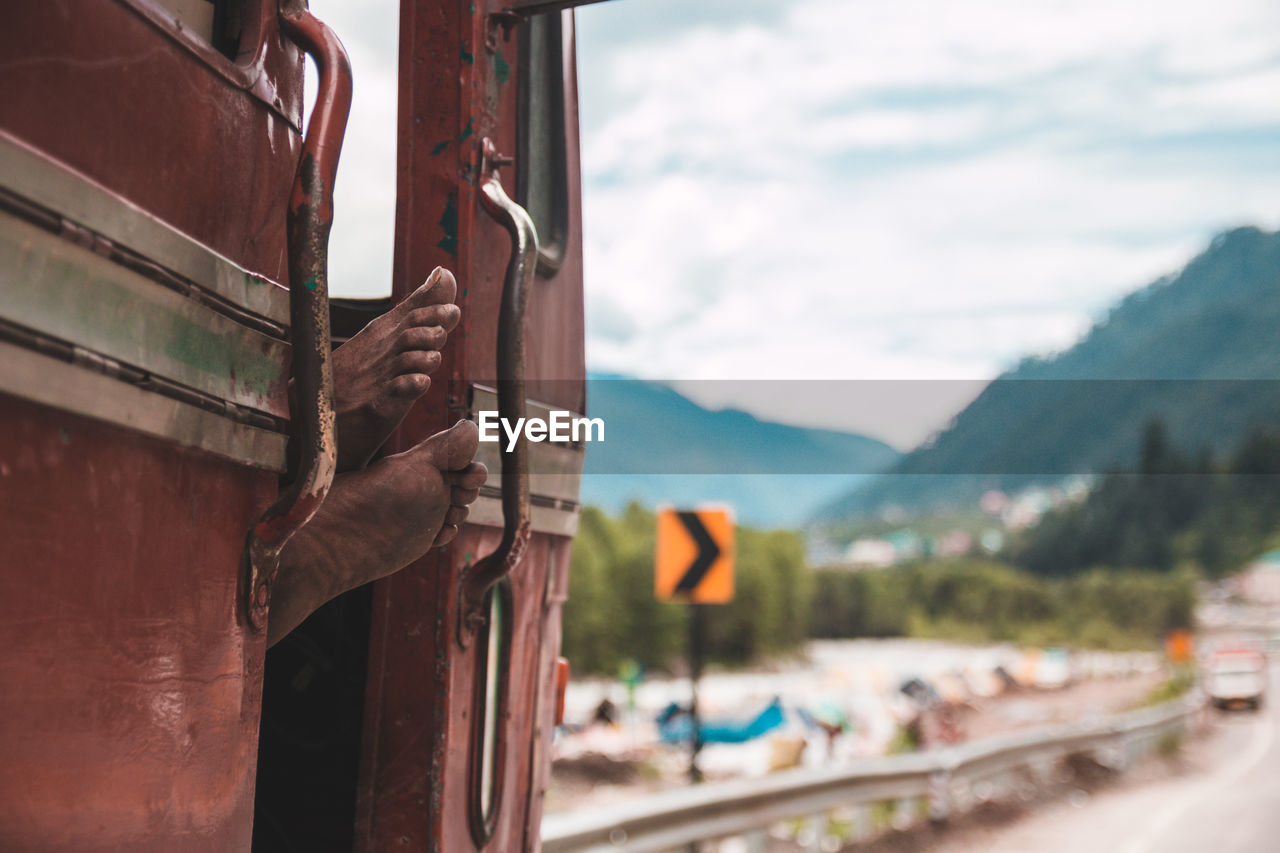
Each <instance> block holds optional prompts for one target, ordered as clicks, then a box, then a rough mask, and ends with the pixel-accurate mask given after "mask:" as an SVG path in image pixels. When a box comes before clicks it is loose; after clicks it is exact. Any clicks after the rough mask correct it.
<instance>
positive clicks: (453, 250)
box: [436, 193, 458, 258]
mask: <svg viewBox="0 0 1280 853" xmlns="http://www.w3.org/2000/svg"><path fill="white" fill-rule="evenodd" d="M440 227H441V229H443V230H444V237H443V238H442V239H441V240H440V242H439V243H436V247H437V248H439V249H444V250H445V251H446V252H448V253H449V254H450V255H453V256H454V257H455V258H456V257H457V256H458V202H457V200H456V199H455V198H454V196H453V194H452V193H450V194H449V197H448V198H447V199H445V203H444V213H443V214H441V215H440Z"/></svg>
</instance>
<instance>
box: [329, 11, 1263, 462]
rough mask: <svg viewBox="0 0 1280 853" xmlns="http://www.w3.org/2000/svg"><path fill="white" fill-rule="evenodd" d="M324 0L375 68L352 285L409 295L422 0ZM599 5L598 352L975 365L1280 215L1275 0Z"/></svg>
mask: <svg viewBox="0 0 1280 853" xmlns="http://www.w3.org/2000/svg"><path fill="white" fill-rule="evenodd" d="M313 6H314V7H315V9H316V11H317V14H319V15H321V16H322V17H324V18H325V19H326V20H328V21H330V23H332V24H333V25H334V26H335V28H336V29H337V30H338V31H339V33H340V34H341V35H342V37H343V39H344V41H345V43H346V44H347V47H348V49H349V50H350V52H351V54H352V59H353V63H354V65H355V68H356V72H357V79H356V93H355V103H354V106H353V113H352V120H351V124H350V130H349V132H348V142H347V145H346V149H345V153H344V158H343V167H342V172H341V173H340V177H339V183H338V189H337V192H338V199H337V202H338V204H337V218H336V221H335V229H334V237H333V241H334V249H333V253H332V257H333V261H332V267H333V276H332V277H333V289H334V291H335V293H339V294H347V295H377V294H385V293H387V292H389V287H390V270H391V248H392V242H391V241H392V231H393V227H394V191H395V171H394V169H395V103H396V98H395V81H396V67H395V56H396V50H395V45H396V30H395V22H396V16H397V11H398V4H396V3H394V2H392V1H391V0H374V2H372V3H370V2H366V3H359V4H357V3H351V2H342V0H314V3H313ZM577 16H578V22H579V27H578V46H579V55H580V59H579V76H580V91H581V119H582V128H583V166H584V184H585V185H584V207H585V212H584V213H585V222H584V226H585V238H584V239H585V244H584V247H583V250H584V254H585V263H586V287H587V306H588V307H587V325H588V342H587V353H588V360H589V363H590V364H591V365H592V367H593V368H595V369H600V370H610V371H617V372H625V373H631V374H638V375H642V376H647V377H652V378H661V379H695V378H704V379H705V378H761V377H768V378H795V377H798V376H811V377H822V378H878V379H902V378H910V379H917V378H923V379H972V380H978V381H977V382H976V383H975V384H974V387H980V384H981V382H980V381H981V380H984V379H987V378H990V377H991V376H993V375H994V374H995V373H997V372H998V371H999V370H1001V369H1002V368H1004V367H1006V366H1009V365H1011V364H1012V363H1013V362H1015V361H1016V360H1017V359H1018V358H1019V357H1021V356H1022V355H1024V354H1027V353H1032V352H1045V351H1052V350H1056V349H1060V348H1063V347H1066V346H1068V345H1070V344H1071V343H1072V342H1073V341H1074V340H1075V339H1076V337H1077V336H1078V335H1079V334H1080V333H1081V332H1082V331H1083V330H1084V329H1085V328H1087V326H1088V324H1089V322H1090V321H1091V320H1092V319H1093V318H1094V317H1096V316H1097V315H1098V314H1099V313H1101V312H1102V311H1104V310H1105V308H1106V307H1107V306H1108V305H1109V304H1110V303H1111V302H1112V301H1114V300H1115V299H1116V298H1118V297H1119V296H1120V295H1122V294H1123V293H1125V292H1127V291H1129V290H1132V289H1134V288H1136V287H1139V286H1141V285H1143V284H1146V283H1147V282H1149V281H1151V280H1153V279H1155V278H1156V277H1158V276H1159V275H1162V274H1165V273H1167V272H1171V271H1173V270H1176V269H1177V268H1178V267H1180V266H1181V265H1182V264H1183V263H1184V262H1185V261H1186V260H1187V259H1189V258H1190V257H1191V256H1192V255H1194V254H1195V253H1196V252H1197V251H1198V250H1199V249H1200V248H1202V247H1203V245H1204V244H1205V243H1206V242H1207V241H1208V239H1209V238H1210V237H1211V236H1212V235H1213V234H1214V233H1215V232H1217V231H1218V230H1221V229H1223V228H1226V227H1230V226H1234V225H1238V224H1244V223H1250V222H1252V223H1256V224H1259V225H1262V226H1264V227H1276V226H1277V224H1280V215H1278V213H1280V211H1278V210H1277V203H1276V199H1277V198H1280V50H1278V49H1277V48H1276V45H1277V44H1280V7H1276V6H1275V4H1274V3H1272V2H1270V0H1221V2H1218V3H1214V4H1209V3H1204V2H1200V0H1178V1H1177V2H1174V0H1039V2H1034V3H1027V2H1021V0H974V2H966V3H963V4H958V3H951V2H946V0H894V2H883V0H699V2H698V3H696V4H694V3H690V2H688V0H623V2H620V3H605V4H599V5H594V6H588V7H584V8H582V9H579V10H578V12H577ZM948 387H966V386H963V385H961V384H959V383H957V384H955V385H954V386H948ZM954 396H955V395H948V399H947V400H945V401H940V403H939V407H938V412H937V416H936V419H937V422H938V423H941V422H942V421H944V420H945V419H946V418H947V417H949V416H950V415H951V414H952V413H953V412H954V410H955V407H956V406H958V405H959V402H957V400H956V399H954ZM718 402H721V403H723V402H731V401H718ZM744 405H746V404H745V403H744ZM758 405H759V406H762V407H763V408H760V407H757V408H755V409H754V410H755V411H756V412H757V413H759V414H763V415H766V416H768V415H770V414H771V413H770V412H769V411H768V405H767V404H758ZM747 407H748V408H751V406H750V405H747ZM824 423H826V425H828V426H833V425H836V424H834V423H832V422H831V421H830V420H826V421H824ZM899 443H900V440H899Z"/></svg>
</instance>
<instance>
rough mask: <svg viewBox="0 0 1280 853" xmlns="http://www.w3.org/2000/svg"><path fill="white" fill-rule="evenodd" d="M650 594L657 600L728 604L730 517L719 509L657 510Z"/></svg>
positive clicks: (730, 557)
mask: <svg viewBox="0 0 1280 853" xmlns="http://www.w3.org/2000/svg"><path fill="white" fill-rule="evenodd" d="M656 551H657V553H656V559H655V566H654V568H655V571H654V592H655V594H656V595H657V597H658V599H659V600H661V601H684V602H689V603H693V604H725V603H727V602H729V601H732V600H733V557H734V554H733V515H732V513H731V512H730V511H729V510H728V509H727V508H725V507H702V508H699V509H694V510H685V509H661V510H659V511H658V542H657V549H656Z"/></svg>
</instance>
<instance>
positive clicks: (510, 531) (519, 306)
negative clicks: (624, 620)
mask: <svg viewBox="0 0 1280 853" xmlns="http://www.w3.org/2000/svg"><path fill="white" fill-rule="evenodd" d="M481 158H482V159H481V162H480V174H481V175H482V176H483V177H482V179H481V185H480V188H481V194H480V206H481V207H483V208H484V210H485V212H486V213H488V214H489V215H490V216H492V217H493V218H494V219H496V220H497V221H498V222H499V223H501V224H502V226H503V227H504V228H506V229H507V233H508V234H510V235H511V257H510V259H509V260H508V262H507V272H506V277H505V280H504V282H503V287H502V305H501V309H500V313H499V314H498V379H497V385H498V417H499V418H501V419H502V420H503V421H504V422H506V423H511V424H515V423H520V422H521V421H523V419H524V365H525V360H524V359H525V356H524V352H525V350H524V314H525V307H526V306H527V305H528V302H529V290H530V289H531V288H532V286H533V276H534V272H535V269H536V266H537V263H538V232H537V230H536V229H535V228H534V227H533V219H532V218H531V217H530V216H529V213H528V211H526V210H525V209H524V208H523V207H521V206H520V205H518V204H516V203H515V202H514V201H512V200H511V198H510V197H509V196H508V195H507V193H506V191H505V190H503V188H502V179H501V178H500V177H499V175H498V169H499V168H500V167H501V166H504V165H507V164H509V163H510V162H511V161H510V160H509V159H508V158H505V157H500V156H498V154H497V151H496V149H495V148H494V145H493V141H492V140H490V139H487V138H486V139H485V140H484V143H483V147H482V154H481ZM529 515H530V513H529V446H528V440H527V439H526V438H525V436H524V433H523V431H522V432H521V433H520V436H519V437H518V438H517V440H516V442H515V446H514V447H508V446H507V445H506V444H505V443H504V444H503V446H502V540H501V541H500V542H499V543H498V547H497V548H495V549H494V550H493V552H492V553H490V554H488V555H486V556H485V557H482V558H481V559H480V560H479V561H477V562H476V563H475V564H474V565H471V566H468V567H467V569H466V571H465V572H464V574H463V576H462V579H461V582H460V584H459V592H458V595H459V605H460V606H459V612H458V642H459V643H460V644H461V645H462V646H463V647H464V648H465V647H467V646H469V645H470V643H471V640H472V639H473V638H474V637H475V634H476V631H478V630H479V629H480V628H481V627H483V626H484V624H485V614H484V604H485V596H486V594H487V593H488V592H489V590H490V589H491V588H492V587H493V585H494V584H496V583H497V582H498V581H500V580H502V578H504V577H506V576H507V575H508V574H510V573H511V570H512V569H514V568H515V567H516V566H517V565H519V563H520V560H521V559H522V558H523V557H524V551H525V548H526V546H527V545H528V544H529Z"/></svg>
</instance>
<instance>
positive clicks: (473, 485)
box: [454, 462, 489, 489]
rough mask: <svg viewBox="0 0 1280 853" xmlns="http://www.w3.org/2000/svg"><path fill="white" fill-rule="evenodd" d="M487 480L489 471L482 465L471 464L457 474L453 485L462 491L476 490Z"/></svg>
mask: <svg viewBox="0 0 1280 853" xmlns="http://www.w3.org/2000/svg"><path fill="white" fill-rule="evenodd" d="M487 479H489V469H488V468H486V467H485V465H484V463H483V462H472V463H471V464H470V465H468V466H467V467H465V468H463V469H462V470H460V471H458V472H457V475H456V479H455V480H454V485H455V486H461V487H462V488H464V489H478V488H480V487H481V486H483V485H484V481H485V480H487Z"/></svg>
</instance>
